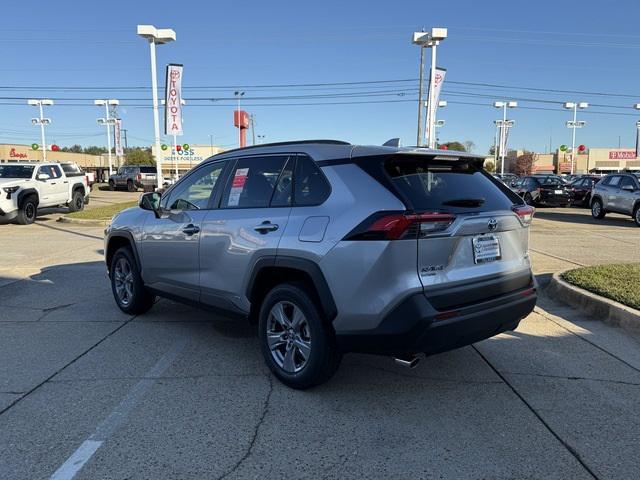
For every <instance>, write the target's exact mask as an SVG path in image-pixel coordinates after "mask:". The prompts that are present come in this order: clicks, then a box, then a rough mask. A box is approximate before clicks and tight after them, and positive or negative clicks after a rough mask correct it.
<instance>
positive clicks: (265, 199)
mask: <svg viewBox="0 0 640 480" xmlns="http://www.w3.org/2000/svg"><path fill="white" fill-rule="evenodd" d="M288 158H289V156H288V155H274V156H267V157H246V158H240V159H239V160H238V161H237V162H236V165H235V166H234V167H233V170H232V171H231V175H230V177H229V181H227V185H226V187H225V189H224V193H223V195H222V204H221V206H222V208H264V207H268V206H269V204H270V202H271V197H272V196H273V194H274V191H275V188H276V183H277V182H278V180H279V179H280V173H281V172H282V170H283V167H284V166H285V163H286V161H287V160H288Z"/></svg>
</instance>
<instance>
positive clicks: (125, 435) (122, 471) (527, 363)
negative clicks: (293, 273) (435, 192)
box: [0, 192, 640, 479]
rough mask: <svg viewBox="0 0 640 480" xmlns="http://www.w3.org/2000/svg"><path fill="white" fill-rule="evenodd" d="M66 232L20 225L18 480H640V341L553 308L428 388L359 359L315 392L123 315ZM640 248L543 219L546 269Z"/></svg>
mask: <svg viewBox="0 0 640 480" xmlns="http://www.w3.org/2000/svg"><path fill="white" fill-rule="evenodd" d="M105 193H109V194H110V197H109V198H114V196H115V195H119V194H120V193H122V194H123V195H127V194H126V193H124V192H105ZM115 198H122V197H115ZM127 200H128V199H127ZM105 201H109V199H106V200H105ZM122 201H126V200H122ZM55 218H56V216H55V214H51V215H47V214H45V215H42V216H41V217H40V218H39V219H38V221H37V223H36V224H34V225H30V226H18V225H5V226H0V252H2V254H1V255H0V432H1V433H0V478H2V479H31V478H49V477H51V476H52V475H54V474H55V476H54V478H58V479H63V478H79V479H80V478H82V479H84V478H87V479H89V478H91V479H93V478H109V479H110V478H116V479H120V478H136V479H137V478H149V479H158V478H181V479H182V478H194V479H196V478H197V479H202V478H266V477H269V478H304V477H306V478H389V477H391V478H433V479H438V478H455V479H465V478H469V479H479V478H504V479H507V478H508V479H523V478H527V479H552V478H557V479H573V478H575V479H582V478H601V479H605V478H611V479H631V478H640V462H639V461H638V454H637V450H638V447H637V444H638V442H637V440H638V438H640V416H638V414H637V412H638V411H640V348H639V347H640V336H638V335H635V334H632V333H629V332H626V331H624V330H621V329H617V328H614V327H610V326H608V325H605V324H603V323H601V322H598V321H596V320H595V319H591V318H585V317H583V316H582V315H581V314H579V313H578V312H576V311H575V310H572V309H571V308H569V307H566V306H563V305H561V304H559V303H556V302H553V301H551V300H550V299H548V298H547V297H546V296H545V295H544V293H543V294H542V295H541V298H540V302H539V305H538V307H536V310H535V311H534V313H532V314H531V315H530V316H529V317H528V318H527V319H525V320H524V321H523V322H522V323H521V326H520V327H519V328H518V330H517V331H515V332H511V333H508V334H502V335H500V336H498V337H495V338H492V339H489V340H486V341H483V342H480V343H477V344H475V345H473V346H469V347H465V348H462V349H458V350H456V351H453V352H448V353H444V354H440V355H436V356H433V357H429V358H427V359H426V360H424V361H423V362H422V363H421V364H420V366H418V368H416V369H415V370H406V369H402V368H401V367H398V366H396V365H394V364H393V362H392V361H391V359H389V358H385V357H375V356H368V355H348V356H346V357H345V359H344V360H343V363H342V366H341V368H340V370H339V371H338V373H337V375H336V376H335V377H334V378H333V379H332V380H331V381H330V382H328V383H327V384H325V385H322V386H320V387H318V388H315V389H313V390H310V391H306V392H299V391H294V390H291V389H288V388H287V387H285V386H283V385H282V384H280V383H279V382H277V381H276V380H275V379H274V378H272V376H271V375H270V374H269V372H268V370H267V368H266V367H265V366H264V364H263V361H262V358H261V355H260V352H259V348H258V342H257V338H256V332H255V329H254V328H253V327H251V326H249V325H246V324H244V323H238V322H233V321H230V320H227V319H223V318H218V317H215V316H213V315H212V314H211V313H209V312H203V311H199V310H196V309H193V308H190V307H186V306H183V305H179V304H177V303H174V302H171V301H168V300H160V301H159V302H158V303H157V305H155V306H154V308H153V309H152V310H151V311H150V312H149V313H148V314H146V315H144V316H140V317H129V316H126V315H124V314H123V313H121V312H120V311H119V310H118V309H117V307H116V306H115V303H114V302H113V299H112V297H111V291H110V287H109V283H108V279H107V276H106V272H105V268H104V265H103V261H102V253H103V252H102V248H103V244H102V230H101V229H99V228H90V227H77V226H69V225H61V224H59V223H56V222H55V221H54V220H55ZM639 239H640V229H638V228H637V227H635V226H634V225H633V222H632V221H631V219H628V218H625V217H622V216H614V215H611V216H607V218H606V219H605V220H603V221H598V222H596V221H594V220H592V219H591V217H590V215H589V212H588V211H586V210H579V209H540V210H539V211H538V212H537V214H536V218H535V220H534V224H533V227H532V231H531V250H532V251H531V256H532V261H533V265H534V271H535V273H536V274H537V275H538V278H539V279H540V280H541V283H543V284H544V281H545V278H547V277H548V275H549V274H550V273H552V272H554V271H558V270H560V269H564V268H570V267H571V266H577V265H588V264H596V263H610V262H629V261H636V262H637V261H640V248H638V247H640V240H639Z"/></svg>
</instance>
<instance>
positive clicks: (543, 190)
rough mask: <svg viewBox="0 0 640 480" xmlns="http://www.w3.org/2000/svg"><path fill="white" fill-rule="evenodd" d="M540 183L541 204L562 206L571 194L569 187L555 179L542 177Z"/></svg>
mask: <svg viewBox="0 0 640 480" xmlns="http://www.w3.org/2000/svg"><path fill="white" fill-rule="evenodd" d="M538 181H539V183H540V187H539V191H540V199H541V200H542V201H543V202H549V203H559V204H564V203H566V202H567V201H568V199H569V198H570V196H571V194H570V191H569V187H568V186H567V185H566V184H564V183H562V182H561V181H560V180H559V179H557V178H555V177H542V178H540V179H538Z"/></svg>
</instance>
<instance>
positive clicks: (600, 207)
mask: <svg viewBox="0 0 640 480" xmlns="http://www.w3.org/2000/svg"><path fill="white" fill-rule="evenodd" d="M609 212H615V213H622V214H624V215H631V217H632V218H633V220H634V221H635V222H636V225H637V226H639V227H640V179H639V178H638V176H637V175H634V174H632V173H614V174H611V175H607V176H606V177H604V178H603V179H602V180H600V181H599V182H598V183H596V184H595V186H594V187H593V191H592V192H591V215H593V218H597V219H601V218H604V216H605V215H606V214H607V213H609Z"/></svg>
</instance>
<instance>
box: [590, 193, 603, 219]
mask: <svg viewBox="0 0 640 480" xmlns="http://www.w3.org/2000/svg"><path fill="white" fill-rule="evenodd" d="M605 213H606V212H605V211H604V208H603V207H602V202H601V201H600V200H599V199H597V198H596V199H595V200H594V201H593V202H591V216H592V217H593V218H597V219H601V218H604V215H605Z"/></svg>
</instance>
